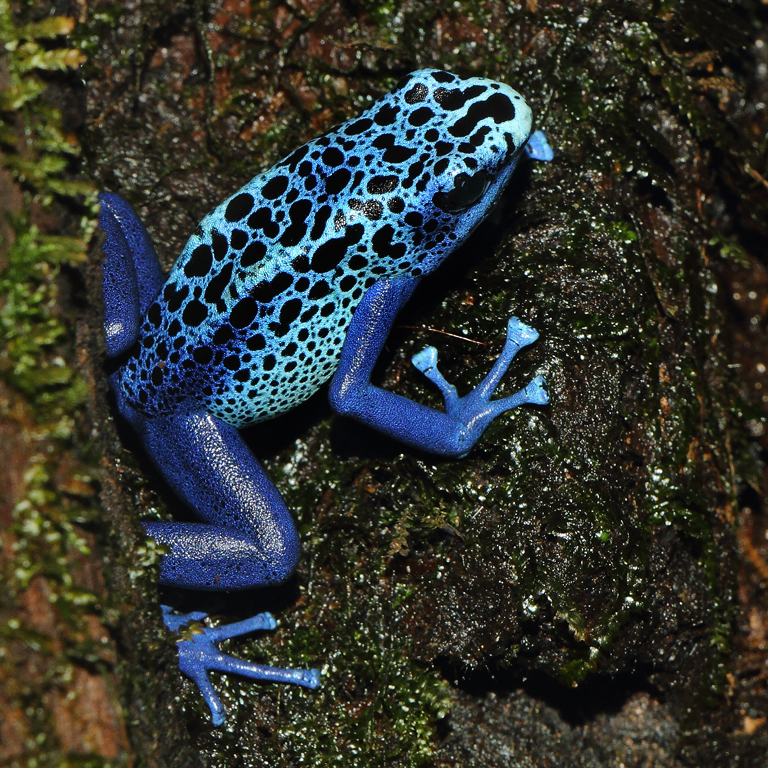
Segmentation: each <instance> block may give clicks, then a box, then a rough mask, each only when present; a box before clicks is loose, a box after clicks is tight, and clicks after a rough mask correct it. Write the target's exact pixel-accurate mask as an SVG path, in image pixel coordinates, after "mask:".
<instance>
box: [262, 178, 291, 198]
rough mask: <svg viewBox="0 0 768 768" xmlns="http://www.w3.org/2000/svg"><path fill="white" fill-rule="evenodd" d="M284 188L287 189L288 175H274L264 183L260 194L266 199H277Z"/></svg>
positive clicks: (283, 192) (283, 191)
mask: <svg viewBox="0 0 768 768" xmlns="http://www.w3.org/2000/svg"><path fill="white" fill-rule="evenodd" d="M286 189H288V177H287V176H275V177H274V178H273V179H270V180H269V181H268V182H267V183H266V184H265V185H264V187H263V188H262V190H261V194H262V195H263V196H264V197H265V198H266V199H267V200H277V198H278V197H280V196H281V195H283V194H285V190H286Z"/></svg>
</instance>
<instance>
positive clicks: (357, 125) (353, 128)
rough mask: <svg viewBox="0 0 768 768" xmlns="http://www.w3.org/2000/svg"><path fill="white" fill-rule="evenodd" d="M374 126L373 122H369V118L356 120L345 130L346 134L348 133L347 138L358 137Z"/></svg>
mask: <svg viewBox="0 0 768 768" xmlns="http://www.w3.org/2000/svg"><path fill="white" fill-rule="evenodd" d="M372 125H373V120H369V119H368V118H367V117H364V118H362V119H361V120H355V121H354V122H353V123H350V124H349V125H348V126H347V127H346V128H345V129H344V133H346V134H347V136H357V135H358V134H359V133H363V131H367V130H368V129H369V128H370V127H371V126H372Z"/></svg>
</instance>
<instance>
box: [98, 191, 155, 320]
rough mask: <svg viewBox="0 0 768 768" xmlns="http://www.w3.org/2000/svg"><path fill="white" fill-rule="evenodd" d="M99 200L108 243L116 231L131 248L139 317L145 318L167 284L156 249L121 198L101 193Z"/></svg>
mask: <svg viewBox="0 0 768 768" xmlns="http://www.w3.org/2000/svg"><path fill="white" fill-rule="evenodd" d="M99 201H100V202H101V210H100V211H99V226H100V227H101V228H102V229H103V230H104V231H105V232H106V233H107V243H109V240H110V233H111V232H114V231H116V230H117V231H119V232H120V233H121V234H122V237H123V238H124V240H125V243H126V244H127V246H128V251H129V254H130V258H131V260H132V262H133V268H134V273H135V275H136V289H137V296H138V306H139V315H140V316H142V317H143V316H144V313H145V312H146V311H147V310H148V309H149V305H150V304H151V303H152V302H153V301H154V300H155V298H156V297H157V294H158V293H159V292H160V289H161V288H162V287H163V283H164V282H165V276H164V275H163V271H162V269H160V262H159V261H158V259H157V253H156V252H155V246H154V245H152V241H151V240H150V238H149V235H148V234H147V230H146V229H145V228H144V225H143V224H142V223H141V219H139V217H138V216H137V215H136V213H135V211H134V210H133V208H131V206H130V205H128V203H127V202H126V201H125V200H123V198H122V197H120V195H116V194H115V193H114V192H102V193H101V194H100V195H99ZM105 253H106V252H105Z"/></svg>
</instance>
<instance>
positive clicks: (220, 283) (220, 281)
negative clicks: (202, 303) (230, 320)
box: [184, 261, 233, 313]
mask: <svg viewBox="0 0 768 768" xmlns="http://www.w3.org/2000/svg"><path fill="white" fill-rule="evenodd" d="M232 267H233V263H232V262H231V261H230V262H229V263H228V264H225V265H224V266H223V267H222V270H221V272H219V274H218V275H216V277H214V278H213V280H211V281H210V282H209V283H208V287H207V288H206V289H205V300H206V301H207V302H208V303H209V304H218V307H217V309H218V311H219V312H224V311H225V310H226V304H224V300H223V299H222V296H223V294H224V289H225V288H226V287H227V286H228V285H229V281H230V278H231V277H232ZM187 309H189V306H188V307H187ZM184 311H185V313H186V310H184Z"/></svg>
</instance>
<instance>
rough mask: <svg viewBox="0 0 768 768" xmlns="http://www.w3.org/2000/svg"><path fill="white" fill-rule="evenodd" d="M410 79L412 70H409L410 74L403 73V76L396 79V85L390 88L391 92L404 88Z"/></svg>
mask: <svg viewBox="0 0 768 768" xmlns="http://www.w3.org/2000/svg"><path fill="white" fill-rule="evenodd" d="M412 79H413V72H411V74H410V75H405V77H401V78H400V79H399V80H398V81H397V85H396V86H395V87H394V88H393V89H392V93H396V92H397V91H402V90H403V88H405V86H406V85H408V83H410V82H411V80H412Z"/></svg>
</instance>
